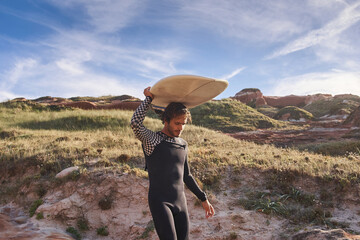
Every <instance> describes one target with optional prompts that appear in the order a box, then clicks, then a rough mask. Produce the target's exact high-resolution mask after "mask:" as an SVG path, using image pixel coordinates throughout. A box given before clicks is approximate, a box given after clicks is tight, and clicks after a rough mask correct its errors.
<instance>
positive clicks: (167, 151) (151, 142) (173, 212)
mask: <svg viewBox="0 0 360 240" xmlns="http://www.w3.org/2000/svg"><path fill="white" fill-rule="evenodd" d="M150 103H151V98H150V97H147V98H146V99H145V101H144V102H143V103H142V104H141V105H140V106H139V108H138V109H137V110H136V111H135V113H134V115H133V118H132V120H131V126H132V128H133V130H134V132H135V135H136V136H137V137H138V138H139V139H140V140H141V141H142V143H143V149H144V154H145V159H146V165H147V169H148V172H149V181H150V187H149V196H148V201H149V207H150V211H151V214H152V217H153V220H154V224H155V228H156V232H157V234H158V235H159V237H160V239H161V240H174V239H177V240H184V239H188V238H189V216H188V211H187V205H186V198H185V193H184V183H185V184H186V186H187V187H188V188H189V189H190V190H191V191H192V192H193V193H194V194H195V195H196V196H197V197H198V198H199V199H200V200H201V201H205V200H206V194H205V193H204V192H203V191H201V189H200V188H199V186H198V185H197V183H196V181H195V180H194V178H193V176H192V175H191V174H190V170H189V165H188V161H187V155H188V146H187V143H186V141H185V140H183V139H182V138H179V137H176V138H172V137H169V136H167V135H166V134H164V133H162V132H152V131H150V130H149V129H146V128H145V127H144V126H143V125H142V122H143V120H144V118H145V114H146V111H147V110H148V108H149V105H150Z"/></svg>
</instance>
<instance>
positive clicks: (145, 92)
mask: <svg viewBox="0 0 360 240" xmlns="http://www.w3.org/2000/svg"><path fill="white" fill-rule="evenodd" d="M150 88H151V87H147V88H145V89H144V95H145V97H147V96H149V97H151V99H154V95H153V94H152V93H151V92H150Z"/></svg>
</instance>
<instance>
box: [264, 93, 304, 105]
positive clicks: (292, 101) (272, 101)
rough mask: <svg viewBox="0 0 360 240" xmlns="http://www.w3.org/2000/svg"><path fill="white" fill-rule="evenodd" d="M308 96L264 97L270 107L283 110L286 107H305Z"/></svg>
mask: <svg viewBox="0 0 360 240" xmlns="http://www.w3.org/2000/svg"><path fill="white" fill-rule="evenodd" d="M306 98H307V97H306V96H296V95H289V96H285V97H276V96H264V99H265V101H266V102H267V104H268V105H269V106H272V107H277V108H283V107H286V106H296V107H302V106H305V105H306V103H305V100H306Z"/></svg>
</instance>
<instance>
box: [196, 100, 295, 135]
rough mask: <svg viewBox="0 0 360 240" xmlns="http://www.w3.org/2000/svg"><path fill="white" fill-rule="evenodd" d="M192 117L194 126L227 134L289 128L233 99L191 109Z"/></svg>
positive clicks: (211, 102) (212, 102)
mask: <svg viewBox="0 0 360 240" xmlns="http://www.w3.org/2000/svg"><path fill="white" fill-rule="evenodd" d="M191 115H192V118H193V121H194V124H196V125H199V126H203V127H206V128H210V129H214V130H220V131H222V132H227V133H230V132H240V131H249V130H256V129H265V128H274V129H275V128H285V127H289V125H288V124H287V123H284V122H280V121H277V120H274V119H272V118H270V117H267V116H265V115H264V114H262V113H260V112H258V111H256V110H255V109H253V108H251V107H249V106H247V105H245V104H243V103H241V102H239V101H236V100H232V99H224V100H219V101H210V102H207V103H205V104H202V105H200V106H198V107H195V108H194V109H191Z"/></svg>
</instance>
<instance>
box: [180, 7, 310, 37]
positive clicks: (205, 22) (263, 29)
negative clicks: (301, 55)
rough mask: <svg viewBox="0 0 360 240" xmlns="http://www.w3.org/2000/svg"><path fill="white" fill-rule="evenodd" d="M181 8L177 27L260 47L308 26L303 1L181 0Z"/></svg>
mask: <svg viewBox="0 0 360 240" xmlns="http://www.w3.org/2000/svg"><path fill="white" fill-rule="evenodd" d="M180 5H181V9H180V13H179V14H180V16H181V17H179V19H178V20H181V22H176V23H177V24H178V25H182V24H186V23H188V25H187V27H188V28H189V27H190V28H194V27H201V28H206V29H210V30H211V31H214V32H215V34H219V35H221V36H226V37H231V38H237V39H241V40H247V41H250V42H254V41H256V42H258V43H261V44H268V43H273V42H281V41H285V40H287V39H288V38H289V37H291V36H294V35H295V34H300V33H302V32H303V31H304V30H306V29H308V28H310V26H311V22H310V21H309V20H308V18H310V17H311V16H309V12H311V9H309V8H304V5H306V2H305V3H304V1H286V0H277V1H272V2H271V4H269V2H268V1H256V3H255V2H251V1H239V0H223V1H221V3H219V1H217V0H197V1H193V0H184V1H181V4H180ZM190 24H191V25H190Z"/></svg>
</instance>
